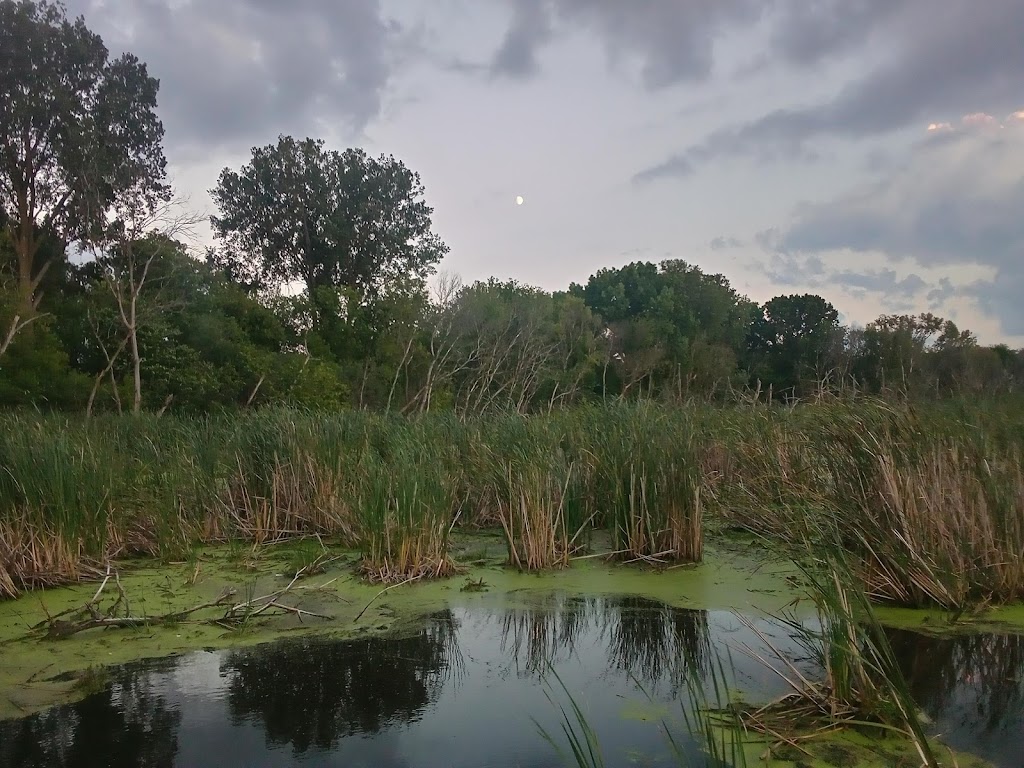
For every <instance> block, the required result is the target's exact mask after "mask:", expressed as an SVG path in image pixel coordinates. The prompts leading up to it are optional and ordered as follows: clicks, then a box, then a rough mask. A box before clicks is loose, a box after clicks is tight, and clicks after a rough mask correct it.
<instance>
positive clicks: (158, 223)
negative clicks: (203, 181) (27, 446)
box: [0, 0, 1024, 414]
mask: <svg viewBox="0 0 1024 768" xmlns="http://www.w3.org/2000/svg"><path fill="white" fill-rule="evenodd" d="M158 88H159V82H158V81H157V80H156V79H155V78H154V77H151V76H150V75H149V73H148V70H147V67H146V65H145V64H143V63H142V62H140V61H139V60H138V59H137V58H135V57H134V56H133V55H131V54H124V55H122V56H120V57H118V58H113V59H112V58H111V57H110V55H109V53H108V51H107V49H106V47H105V45H104V43H103V41H102V40H101V39H100V37H99V36H98V35H96V34H95V33H94V32H92V31H91V30H89V29H88V27H87V26H86V25H85V22H84V21H83V20H82V19H81V18H77V19H69V18H68V17H67V15H66V12H65V11H64V8H63V6H62V5H61V4H59V3H57V2H51V1H50V0H0V407H19V406H32V407H36V408H51V409H63V410H67V411H74V410H78V411H84V412H85V413H87V414H92V413H94V412H97V411H104V410H108V411H109V410H113V411H121V410H123V411H132V412H136V413H137V412H140V411H144V410H148V411H153V412H157V413H162V412H164V411H165V410H167V409H174V410H182V411H192V412H203V411H210V410H213V409H220V408H238V409H241V408H256V407H261V406H267V405H291V406H303V407H316V408H325V409H342V408H366V409H384V410H393V411H396V412H402V413H414V412H425V411H430V410H437V409H451V410H455V411H457V412H459V413H471V412H479V411H485V410H495V409H499V410H505V411H514V412H519V413H530V412H536V411H540V410H549V409H553V408H559V407H566V406H571V405H574V404H584V403H588V402H596V401H607V400H611V399H652V400H658V401H661V402H672V403H684V402H689V401H692V400H702V401H716V400H717V401H728V400H730V399H734V398H737V397H742V398H747V397H749V396H751V395H753V394H755V393H756V394H757V396H759V397H772V398H776V399H779V400H786V401H789V400H792V399H794V398H795V399H801V398H807V397H816V396H819V395H820V394H822V393H823V392H825V391H826V390H827V391H831V392H845V391H852V392H864V391H867V392H872V393H879V392H885V393H897V394H899V395H900V396H904V397H933V398H934V397H947V396H958V395H971V396H978V395H984V394H995V393H1004V392H1009V391H1016V390H1019V389H1020V388H1021V387H1022V386H1024V353H1022V352H1021V351H1018V350H1012V349H1009V348H1008V347H1006V346H993V347H986V346H982V345H980V344H979V343H978V340H977V339H976V338H975V337H974V335H973V334H972V333H971V332H970V331H967V330H964V329H961V328H959V327H958V326H957V325H956V324H955V323H953V322H952V321H951V320H947V319H944V318H940V317H937V316H935V315H932V314H928V313H924V314H918V315H883V316H882V317H879V318H878V319H877V320H875V321H874V322H872V323H870V324H868V325H867V327H865V328H853V327H844V326H842V325H840V323H839V313H838V311H837V310H836V308H835V307H833V306H832V304H830V303H829V302H828V301H827V300H826V299H825V298H823V297H821V296H817V295H811V294H805V295H790V296H778V297H775V298H772V299H771V300H769V301H767V302H766V303H765V304H764V305H758V304H756V303H755V302H753V301H751V300H750V299H749V298H747V297H746V296H743V295H741V294H740V293H739V292H738V291H737V290H736V289H735V288H733V286H732V285H731V284H730V282H729V280H728V279H727V278H726V277H725V276H724V275H720V274H713V273H709V272H706V271H704V270H702V269H701V268H699V267H698V266H696V265H693V264H690V263H687V262H686V261H683V260H679V259H672V260H666V261H662V262H661V263H658V264H655V263H651V262H634V263H630V264H625V265H623V266H621V267H615V268H609V269H601V270H599V271H597V272H596V273H595V274H593V275H591V276H590V278H589V279H588V280H587V281H586V282H585V283H583V284H572V285H570V286H568V288H567V290H565V291H555V292H549V291H546V290H542V289H540V288H536V287H533V286H529V285H523V284H521V283H519V282H517V281H515V280H499V279H496V278H492V279H489V280H483V281H478V282H475V283H473V284H471V285H462V284H461V282H460V281H459V280H458V279H456V278H454V277H452V276H446V275H442V276H440V278H439V279H437V280H435V281H433V284H431V281H430V280H429V279H430V278H431V276H432V275H434V273H435V270H436V268H437V265H438V263H439V262H440V260H441V259H442V257H443V256H444V255H445V254H446V253H447V251H448V248H447V246H445V244H444V243H443V242H442V241H441V239H440V237H439V236H438V235H437V233H436V232H435V231H434V229H433V221H432V216H433V209H432V208H431V207H430V206H429V205H428V204H427V201H426V189H425V186H424V184H423V182H422V181H421V179H420V177H419V175H418V174H417V173H416V172H415V171H413V170H412V169H410V168H408V167H406V165H405V164H404V163H402V162H401V161H400V160H398V159H396V158H395V157H393V156H390V155H383V156H380V157H376V158H375V157H371V156H369V155H368V154H367V153H366V152H365V151H364V150H362V149H359V148H348V149H345V150H341V151H339V150H335V149H330V148H328V147H327V146H326V145H325V143H324V142H323V141H322V140H319V139H314V138H306V139H302V140H298V139H295V138H292V137H288V136H281V137H280V138H279V139H278V141H277V142H276V143H274V144H270V145H267V146H263V147H255V148H253V150H252V156H251V159H250V160H249V162H247V163H246V164H244V165H243V166H242V167H241V168H239V169H236V170H232V169H229V168H226V169H224V170H223V172H222V173H221V174H220V178H219V181H218V183H217V185H216V187H215V188H214V189H213V190H212V191H211V193H212V195H213V199H214V201H215V203H216V204H217V207H218V212H217V214H216V215H215V216H213V217H212V222H211V223H212V225H213V230H214V235H215V246H214V247H213V248H210V249H209V250H208V251H207V253H206V258H205V259H202V258H197V257H196V254H195V253H194V252H193V248H192V247H191V245H193V244H190V242H189V238H188V237H186V236H184V235H185V234H187V231H188V229H189V227H190V225H191V224H194V223H195V214H191V213H190V212H189V211H188V210H187V209H186V210H184V211H182V210H181V209H180V207H179V204H178V201H177V200H176V198H174V196H173V195H172V191H171V189H170V188H169V186H168V184H167V182H166V178H165V165H166V164H165V160H164V154H163V149H162V140H163V126H162V124H161V122H160V120H159V119H158V117H157V114H156V105H157V93H158ZM72 244H77V245H79V246H84V248H82V249H81V251H82V254H83V259H74V260H71V259H69V258H67V253H68V249H69V246H71V245H72Z"/></svg>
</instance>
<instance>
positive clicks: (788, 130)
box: [635, 0, 1024, 181]
mask: <svg viewBox="0 0 1024 768" xmlns="http://www.w3.org/2000/svg"><path fill="white" fill-rule="evenodd" d="M844 6H845V8H846V10H842V8H843V7H844ZM871 9H874V10H873V11H872V10H871ZM849 13H852V14H853V16H854V17H855V18H859V19H860V23H859V25H855V27H854V29H853V32H852V33H850V34H847V33H846V32H842V31H838V27H836V26H835V25H834V24H833V21H835V20H837V19H841V18H843V15H844V14H849ZM794 19H796V17H794ZM793 24H795V26H790V27H785V26H783V27H782V28H781V29H782V30H783V31H781V32H779V34H778V35H777V41H776V42H777V45H779V48H778V49H777V50H776V54H777V55H778V56H780V57H781V58H782V59H783V60H786V61H789V62H790V63H801V62H803V63H806V65H808V66H810V65H811V64H814V63H815V57H816V56H820V55H823V54H824V53H825V52H826V51H828V50H836V49H837V48H838V49H853V48H855V47H856V46H857V45H859V44H861V43H864V42H865V41H866V40H867V38H868V33H869V32H870V34H871V35H873V36H874V37H875V38H878V40H879V42H878V43H877V44H876V45H877V47H879V49H880V50H883V51H886V53H885V54H882V55H880V54H878V53H873V58H874V59H876V60H879V62H880V63H879V64H877V65H876V66H874V67H873V68H870V69H869V70H868V71H867V72H866V73H865V74H864V75H862V76H861V77H859V78H856V79H854V80H852V81H851V82H850V83H848V84H847V85H846V86H845V87H844V88H842V89H841V90H840V91H839V92H838V93H837V94H836V96H835V97H834V98H832V99H830V100H828V101H824V102H821V103H817V104H812V105H809V106H795V107H787V108H782V109H777V110H774V111H772V112H769V113H767V114H765V115H762V116H761V117H759V118H757V119H755V120H752V121H750V122H748V123H745V124H740V125H734V126H728V127H725V128H722V129H719V130H718V131H715V132H714V133H712V134H710V135H709V136H708V137H707V138H706V139H705V140H704V141H702V142H700V143H698V144H695V145H692V146H690V147H687V148H685V149H683V150H682V151H681V152H678V153H676V154H674V155H673V156H671V157H669V158H668V159H667V160H665V161H663V162H661V163H658V164H656V165H654V166H652V167H650V168H647V169H645V170H642V171H640V172H639V173H638V174H636V177H635V180H636V181H651V180H654V179H659V178H663V177H668V176H685V175H687V174H689V173H692V172H693V170H694V169H695V168H696V167H697V166H699V165H701V164H703V163H707V162H709V161H711V160H712V159H715V158H718V157H723V156H734V155H753V156H755V157H758V158H769V159H770V158H773V157H777V156H783V157H786V158H787V159H793V158H797V159H799V158H800V157H802V156H806V153H808V152H811V153H812V156H813V150H811V149H809V148H808V147H807V143H808V142H810V141H811V140H813V139H817V138H821V137H830V136H839V137H846V138H862V137H868V136H875V135H880V134H885V133H889V132H892V131H895V130H898V129H901V128H905V127H907V126H909V125H913V124H914V123H917V122H920V123H923V124H925V125H927V124H928V123H929V122H933V123H934V124H935V126H936V130H939V129H941V128H944V127H945V125H944V122H943V120H942V119H941V118H940V119H938V120H936V119H935V117H936V116H938V115H944V114H945V115H948V114H950V112H951V111H952V112H953V114H957V113H959V114H962V113H965V112H972V111H974V110H975V109H977V107H979V106H983V107H985V108H986V109H988V110H989V111H997V112H999V111H1000V110H1002V109H1004V108H1010V106H1011V104H1014V103H1015V102H1017V101H1018V100H1019V98H1020V83H1021V81H1022V80H1024V56H1021V53H1020V41H1021V40H1022V39H1024V3H1021V2H1020V1H1019V0H986V2H984V3H978V2H975V0H947V2H944V3H943V4H942V10H941V13H939V12H937V11H936V6H935V3H934V2H932V0H902V1H901V2H892V3H889V2H867V0H863V2H854V3H853V4H852V6H851V5H850V4H843V3H840V2H838V0H836V1H835V2H831V1H830V2H827V3H824V4H823V5H820V6H819V7H818V8H816V10H815V11H814V12H812V13H810V14H805V15H804V16H803V17H802V19H801V20H800V21H794V22H793ZM840 26H841V25H840ZM797 30H802V31H799V33H798V32H797ZM858 30H859V31H858ZM837 36H839V37H837ZM801 41H802V42H801Z"/></svg>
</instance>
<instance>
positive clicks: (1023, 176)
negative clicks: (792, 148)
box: [771, 115, 1024, 335]
mask: <svg viewBox="0 0 1024 768" xmlns="http://www.w3.org/2000/svg"><path fill="white" fill-rule="evenodd" d="M1021 211H1024V121H1019V120H1016V121H1014V120H1008V121H1006V122H1005V123H1003V122H1001V121H997V120H994V119H993V120H989V119H987V118H986V119H981V118H978V117H977V116H975V115H969V116H967V117H966V118H964V119H962V120H961V121H960V122H959V124H958V125H957V126H956V127H955V128H953V129H951V130H949V131H942V132H938V133H935V132H932V133H929V134H927V136H926V138H925V139H924V140H923V141H921V142H920V143H919V144H918V145H917V146H915V147H914V148H913V150H912V151H911V153H910V155H909V157H908V158H907V159H906V161H905V162H904V163H903V164H901V165H899V166H896V167H894V168H892V169H891V170H890V171H889V172H888V173H887V174H884V175H883V176H881V177H880V178H878V179H876V180H875V181H873V182H872V183H870V184H868V185H866V186H864V187H862V188H860V189H854V190H852V191H851V192H849V193H848V194H846V195H843V196H841V197H839V198H837V199H835V200H832V201H830V202H825V203H815V204H810V205H804V206H802V207H800V208H799V209H798V210H797V211H796V214H795V217H794V219H793V221H792V222H791V224H790V225H789V226H788V227H786V228H783V229H782V230H780V231H779V232H778V234H777V236H775V237H774V238H773V239H772V241H771V245H773V246H775V247H776V248H778V249H779V250H780V251H781V252H783V253H785V254H789V256H790V257H791V258H795V257H798V256H809V255H813V256H820V255H821V254H826V253H830V252H832V253H835V252H840V251H853V252H855V253H862V254H872V253H881V254H885V255H886V256H887V257H889V258H890V259H894V260H902V261H905V262H910V263H916V264H918V265H921V266H922V267H924V268H935V267H941V268H949V267H955V266H959V267H975V268H983V269H982V270H981V271H986V272H989V273H994V274H995V279H994V280H977V281H975V282H973V283H971V284H969V285H967V286H964V287H962V288H961V290H960V293H961V294H963V295H966V296H969V297H973V298H974V299H975V300H976V301H977V303H978V305H979V307H980V308H981V309H982V310H983V311H986V312H987V313H989V314H991V315H993V316H996V317H998V318H999V319H1000V321H1001V324H1002V328H1003V331H1004V332H1005V333H1007V334H1010V335H1021V334H1024V302H1021V301H1020V296H1022V295H1024V216H1022V215H1021ZM923 287H924V286H923V285H920V284H918V285H916V290H921V289H923ZM906 288H907V290H910V288H911V285H907V286H906ZM953 292H954V287H953V284H952V283H951V282H950V281H949V280H944V281H940V283H939V285H938V286H937V287H936V288H934V289H933V290H932V291H931V292H930V293H929V294H928V300H929V301H930V302H932V304H938V303H940V302H941V301H944V300H946V299H947V298H949V297H950V296H951V295H952V294H953Z"/></svg>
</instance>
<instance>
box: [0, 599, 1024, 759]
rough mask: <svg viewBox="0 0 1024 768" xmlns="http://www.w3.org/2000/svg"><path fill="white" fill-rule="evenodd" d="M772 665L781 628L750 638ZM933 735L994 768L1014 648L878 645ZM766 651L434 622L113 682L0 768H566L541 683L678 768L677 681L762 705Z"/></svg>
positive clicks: (573, 604) (1022, 711)
mask: <svg viewBox="0 0 1024 768" xmlns="http://www.w3.org/2000/svg"><path fill="white" fill-rule="evenodd" d="M757 626H758V629H759V630H760V631H762V632H767V633H768V634H769V636H770V637H771V641H772V644H773V645H775V646H776V647H778V648H779V649H780V650H784V651H791V652H795V651H796V648H795V647H794V646H793V644H792V641H789V640H787V638H786V636H785V635H784V633H783V632H782V630H781V628H779V627H777V626H774V625H771V624H769V623H768V622H760V623H759V624H758V625H757ZM893 642H894V648H895V649H896V651H897V654H898V656H899V658H900V659H901V663H903V664H904V667H905V668H906V669H907V673H908V675H909V677H910V680H911V683H912V685H913V687H914V692H915V694H916V695H917V696H918V701H920V702H921V704H922V706H923V707H924V709H925V710H926V711H927V712H928V714H929V715H930V716H931V717H932V718H933V721H934V724H935V727H936V729H937V730H938V731H939V732H941V733H943V734H945V735H946V737H947V741H949V743H951V744H952V745H953V746H955V747H958V748H960V749H963V750H966V751H970V752H974V753H976V754H982V755H984V756H985V757H987V758H988V759H990V760H993V761H995V763H996V764H997V765H1000V766H1010V765H1014V766H1016V765H1018V764H1019V758H1018V757H1017V756H1018V755H1020V754H1021V749H1024V726H1022V724H1021V723H1022V715H1024V697H1022V692H1024V683H1022V682H1021V670H1022V669H1024V644H1022V643H1021V638H1019V637H1009V636H1008V637H999V636H993V635H985V636H972V637H970V638H957V639H943V640H936V639H933V638H928V637H925V636H923V635H918V634H914V633H910V632H905V631H903V632H894V633H893ZM762 644H763V641H762V640H761V639H759V637H758V636H757V634H756V633H755V632H753V631H751V629H750V628H749V627H747V626H746V625H745V624H744V623H743V622H741V621H740V620H739V619H738V618H737V616H736V615H735V614H733V613H732V612H729V611H698V610H683V609H676V608H669V607H667V606H664V605H663V604H661V603H657V602H653V601H649V600H645V599H642V598H628V597H606V598H600V597H587V598H582V597H570V596H567V595H565V594H561V593H552V594H547V595H535V596H533V597H531V598H529V599H525V600H523V601H520V602H518V603H516V604H515V605H512V604H510V603H509V602H507V601H505V600H502V601H494V602H493V604H492V603H488V602H487V601H484V602H479V603H476V604H474V605H473V606H471V607H454V608H450V609H448V610H445V611H442V612H439V613H436V614H434V615H432V616H431V617H429V619H428V620H426V621H425V622H423V623H421V624H420V625H418V626H414V627H411V628H408V629H406V630H405V631H402V632H398V633H394V634H391V635H388V636H372V637H364V638H361V639H355V640H352V639H348V640H330V639H326V638H315V637H309V636H306V637H303V638H296V639H292V640H283V641H279V642H275V643H270V644H266V645H262V646H256V647H252V648H247V649H242V650H229V651H218V652H212V651H211V652H196V653H191V654H187V655H184V656H180V657H175V658H170V659H164V660H160V661H151V662H142V663H136V664H131V665H126V666H122V667H115V668H113V669H112V670H111V671H110V673H109V677H108V678H107V679H106V680H105V681H104V684H103V685H102V687H101V688H100V690H98V691H97V692H96V693H93V694H91V695H89V696H87V697H86V698H85V699H83V700H81V701H79V702H77V703H74V704H66V705H61V706H56V707H52V708H50V709H48V710H46V711H44V712H41V713H37V714H35V715H32V716H30V717H27V718H25V719H22V720H8V721H3V722H0V766H3V767H6V766H40V767H42V766H101V765H102V766H207V765H208V766H253V765H264V766H285V765H310V766H313V765H323V766H345V767H346V768H352V767H354V766H367V767H369V766H379V767H380V768H399V767H402V768H405V767H409V768H412V767H420V766H422V767H423V768H433V767H435V766H437V767H438V768H440V767H441V766H445V768H450V767H456V766H457V767H463V766H464V767H465V768H469V767H470V766H472V767H473V768H482V767H484V766H493V767H494V768H505V767H506V766H507V767H509V768H511V767H512V766H522V767H523V768H526V767H538V768H539V767H540V766H552V767H554V766H561V765H564V763H563V762H562V760H561V758H560V757H559V755H558V754H557V752H556V751H555V749H554V747H552V745H551V744H549V743H548V742H547V741H546V740H545V738H544V737H543V735H542V734H541V732H540V729H539V727H538V725H540V726H542V727H543V728H545V729H546V730H547V731H548V732H549V733H550V734H551V735H552V736H554V737H555V739H556V741H558V742H559V743H563V737H562V733H561V723H560V719H559V718H560V716H561V715H560V711H559V706H564V707H566V708H567V709H568V708H569V706H570V703H569V700H568V698H567V696H566V694H565V692H564V691H563V690H562V689H561V688H560V687H559V685H558V683H557V682H556V681H555V679H554V677H553V676H552V675H551V674H549V672H550V671H553V672H555V673H556V674H557V676H558V678H559V679H560V680H561V681H562V683H564V685H565V687H566V689H567V690H569V691H571V692H572V696H573V699H574V700H575V701H576V702H577V703H578V704H579V705H580V707H581V708H582V709H583V710H584V711H585V713H586V718H587V721H588V723H589V724H590V725H591V726H593V728H594V729H595V731H596V732H597V734H598V736H599V739H600V743H601V747H602V749H603V751H604V754H605V758H606V764H607V765H608V766H645V765H650V766H657V765H666V766H669V765H678V764H679V761H678V759H677V758H676V757H675V756H674V754H673V752H672V749H671V747H670V744H669V742H668V740H667V739H666V736H665V734H664V732H663V730H662V722H663V721H665V722H667V723H669V725H670V727H671V728H672V731H673V734H674V735H675V736H676V738H677V740H678V741H679V743H680V744H681V746H682V748H683V750H684V751H685V752H687V754H688V755H689V757H690V759H691V762H690V763H689V764H692V765H700V764H703V762H702V759H701V758H700V757H699V753H698V751H697V747H696V744H695V743H694V742H692V741H691V740H689V739H687V738H686V737H685V735H684V734H685V730H684V729H683V727H682V725H681V722H682V709H681V706H682V704H681V702H685V701H686V700H687V689H686V681H687V678H688V673H690V672H692V671H698V672H700V673H702V674H706V673H707V671H708V668H709V665H710V664H711V663H712V662H713V660H714V659H715V658H716V652H724V651H725V650H726V649H727V648H731V649H733V652H732V653H731V667H730V672H729V676H730V677H731V678H732V682H733V683H734V684H736V685H738V686H739V687H740V688H742V689H743V690H745V691H748V692H756V695H758V696H760V697H770V696H774V695H777V694H779V693H781V692H783V691H784V690H785V687H784V684H783V683H782V682H781V681H780V680H779V679H778V678H777V677H776V676H775V675H773V674H772V673H771V672H770V671H769V670H767V669H765V668H764V667H763V666H762V665H761V664H759V663H758V662H756V661H754V660H753V659H751V658H749V657H748V656H746V655H744V654H743V653H737V652H736V650H735V649H737V648H740V647H742V646H744V645H746V646H750V647H752V648H755V649H756V648H759V647H760V646H761V645H762Z"/></svg>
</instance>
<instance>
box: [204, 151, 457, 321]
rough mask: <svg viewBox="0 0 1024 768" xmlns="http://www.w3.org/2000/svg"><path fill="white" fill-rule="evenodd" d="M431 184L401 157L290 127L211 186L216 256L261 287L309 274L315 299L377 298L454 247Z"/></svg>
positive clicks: (425, 271) (424, 272)
mask: <svg viewBox="0 0 1024 768" xmlns="http://www.w3.org/2000/svg"><path fill="white" fill-rule="evenodd" d="M423 192H424V188H423V185H422V183H421V182H420V178H419V175H418V174H416V173H414V172H412V171H410V170H409V169H408V168H406V167H405V165H403V164H402V163H401V162H400V161H398V160H396V159H395V158H394V157H390V156H381V157H380V158H376V159H374V158H371V157H369V156H368V155H367V154H366V153H365V152H364V151H363V150H360V149H347V150H345V151H344V152H336V151H328V150H325V149H324V143H323V141H319V140H314V139H305V140H303V141H301V142H300V141H296V140H295V139H293V138H291V137H286V136H282V137H281V138H280V139H279V140H278V143H277V144H276V145H269V146H266V147H257V148H254V149H253V151H252V160H251V161H250V162H249V164H248V165H246V166H244V167H243V168H242V169H241V171H239V172H235V171H232V170H230V169H227V168H225V169H224V171H223V172H222V173H221V175H220V180H219V182H218V184H217V187H216V188H215V189H213V190H211V194H212V195H213V199H214V201H215V202H216V204H217V206H218V208H219V209H220V215H219V216H214V217H212V218H211V222H212V224H213V228H214V234H215V236H216V237H217V238H218V240H220V241H221V242H222V243H223V248H222V249H221V250H220V251H219V252H218V253H217V257H216V258H217V260H218V263H219V264H220V265H221V266H222V267H223V268H224V269H225V271H226V272H227V274H228V275H229V276H230V277H231V278H232V279H234V280H236V281H238V282H240V283H242V284H243V285H246V286H247V287H248V288H250V289H251V290H253V291H257V292H259V291H268V290H272V289H276V288H280V287H281V286H283V285H286V284H289V283H293V282H300V283H302V284H303V286H304V287H305V289H306V294H307V297H308V298H309V299H310V300H311V301H313V302H316V301H317V297H318V291H320V289H324V288H330V289H338V288H344V289H349V290H351V291H353V292H354V295H355V297H356V300H357V301H359V302H372V301H373V300H374V299H376V298H377V297H378V296H379V295H380V294H381V293H382V292H383V290H384V288H385V286H387V285H388V284H389V283H391V282H394V281H396V280H398V279H400V278H403V279H409V278H413V279H418V280H421V281H422V280H424V279H426V277H427V276H429V275H430V274H432V272H433V270H434V265H435V264H436V263H437V262H438V261H439V260H440V259H441V257H443V256H444V254H445V253H447V251H448V248H447V246H445V245H444V243H443V242H441V240H440V238H439V237H438V236H437V235H436V234H434V233H433V232H432V231H431V218H430V217H431V214H432V213H433V209H432V208H430V207H429V206H428V205H427V204H426V203H425V202H424V200H423ZM318 314H319V312H318V311H315V312H314V318H313V321H314V323H318V322H319V319H320V318H319V317H318V316H317V315H318Z"/></svg>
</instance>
